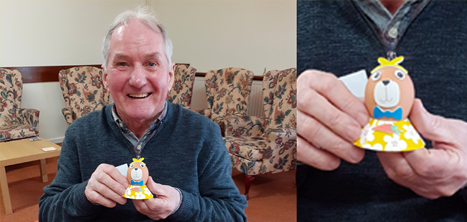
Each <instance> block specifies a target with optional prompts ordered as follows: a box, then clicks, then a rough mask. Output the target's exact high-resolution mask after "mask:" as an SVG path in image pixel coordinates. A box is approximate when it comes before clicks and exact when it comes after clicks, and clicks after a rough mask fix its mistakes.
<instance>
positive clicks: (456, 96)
mask: <svg viewBox="0 0 467 222" xmlns="http://www.w3.org/2000/svg"><path fill="white" fill-rule="evenodd" d="M297 10H298V13H297V16H298V20H297V44H298V48H297V53H298V56H297V60H298V61H297V63H298V71H299V73H301V72H303V71H304V70H306V69H318V70H324V71H327V72H332V73H334V74H335V75H337V76H341V75H345V74H349V73H351V72H355V71H358V70H360V69H366V71H367V73H369V72H370V71H371V69H372V68H374V67H376V66H377V65H378V62H377V58H378V57H385V56H386V51H385V48H384V45H383V44H382V42H381V39H380V37H379V36H378V35H377V32H376V31H375V30H374V29H372V28H371V26H370V25H369V23H368V22H369V20H368V18H367V17H365V15H363V14H362V13H360V11H359V10H358V8H357V7H355V5H354V4H353V3H352V2H351V1H298V3H297ZM466 16H467V1H431V2H430V3H429V4H428V5H427V6H426V7H425V8H424V9H423V11H421V12H420V14H419V15H418V16H417V17H416V18H415V19H414V21H413V22H412V23H411V24H410V25H409V26H408V28H407V30H406V32H405V33H404V34H403V36H402V38H401V39H400V41H399V43H398V45H397V47H396V48H395V51H396V52H397V55H401V56H404V58H405V59H404V62H403V63H402V64H401V65H402V66H403V67H404V68H406V69H407V70H408V71H409V75H410V76H411V78H412V80H413V82H414V85H415V93H416V97H418V98H420V99H421V100H422V101H423V103H424V105H425V107H426V108H427V110H428V111H429V112H431V113H433V114H436V115H441V116H444V117H448V118H456V119H461V120H464V121H467V100H466V99H465V97H466V96H467V83H466V80H467V78H466V77H467V56H466V55H467V25H466V24H467V17H466ZM433 130H436V129H433ZM427 142H429V141H427ZM427 146H428V147H429V146H431V143H428V144H427ZM463 192H465V191H464V190H461V191H460V192H458V193H456V194H455V195H454V196H452V197H444V198H439V199H436V200H429V199H426V198H424V197H420V196H418V195H417V194H415V193H414V192H412V191H411V190H410V189H408V188H405V187H403V186H400V185H398V184H396V183H395V182H393V181H392V180H390V179H389V178H388V177H387V175H386V173H385V172H384V170H383V168H382V167H381V164H380V162H379V160H378V158H377V157H376V154H375V152H373V151H366V153H365V158H364V159H363V161H362V162H361V163H359V164H356V165H354V164H349V163H346V162H345V161H342V165H341V166H340V167H339V168H338V169H337V170H335V171H331V172H325V171H320V170H317V169H315V168H312V167H309V166H306V165H299V166H298V169H297V198H298V200H297V203H298V212H297V213H298V221H320V222H321V221H333V222H335V221H398V222H399V221H411V222H412V221H417V222H418V221H467V204H466V202H465V201H464V199H463V197H462V196H463V195H462V193H463Z"/></svg>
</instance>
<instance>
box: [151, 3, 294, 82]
mask: <svg viewBox="0 0 467 222" xmlns="http://www.w3.org/2000/svg"><path fill="white" fill-rule="evenodd" d="M149 4H150V6H151V7H152V8H154V9H155V10H156V11H157V13H158V16H159V19H160V20H161V22H162V23H163V24H164V25H165V26H166V27H167V29H168V31H169V35H170V36H171V38H172V41H173V43H174V55H173V60H174V61H176V62H186V63H190V64H191V65H192V66H193V67H195V68H197V69H198V70H199V71H201V72H206V71H208V70H211V69H220V68H225V67H241V68H245V69H249V70H251V71H253V72H254V73H255V75H258V76H261V75H262V74H263V71H264V68H266V69H267V70H272V69H287V68H292V67H296V54H297V53H296V27H297V26H296V20H297V19H296V17H297V16H296V1H295V0H280V1H279V0H272V1H265V0H248V1H246V0H235V1H226V0H223V1H219V0H209V1H206V0H204V1H193V0H184V1H173V0H163V1H158V0H152V1H150V3H149Z"/></svg>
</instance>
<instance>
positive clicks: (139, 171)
mask: <svg viewBox="0 0 467 222" xmlns="http://www.w3.org/2000/svg"><path fill="white" fill-rule="evenodd" d="M143 160H144V158H141V159H135V158H133V162H132V163H131V164H130V166H129V167H128V171H127V179H128V183H129V184H130V186H129V187H128V188H127V189H126V190H125V193H124V194H123V195H122V196H123V197H126V198H128V199H138V200H141V199H149V198H153V195H152V193H151V191H150V190H149V188H148V187H147V186H146V183H147V181H148V178H149V171H148V168H147V166H146V164H145V163H144V162H143Z"/></svg>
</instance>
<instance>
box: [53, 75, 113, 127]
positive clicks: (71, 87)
mask: <svg viewBox="0 0 467 222" xmlns="http://www.w3.org/2000/svg"><path fill="white" fill-rule="evenodd" d="M102 75H103V70H102V69H100V68H96V67H91V66H82V67H73V68H70V69H64V70H61V71H60V72H59V81H60V88H61V90H62V94H63V99H64V100H65V107H67V108H69V109H67V110H66V112H63V110H62V113H63V115H64V117H65V119H66V121H67V123H68V125H69V124H71V123H72V122H73V121H75V120H76V119H77V118H79V117H81V116H84V115H86V114H88V113H90V112H92V111H94V110H100V109H102V107H104V106H105V105H108V104H109V103H110V92H109V91H108V90H107V89H105V87H104V83H103V80H102ZM70 111H71V115H70ZM70 117H71V121H70Z"/></svg>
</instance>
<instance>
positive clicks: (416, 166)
mask: <svg viewBox="0 0 467 222" xmlns="http://www.w3.org/2000/svg"><path fill="white" fill-rule="evenodd" d="M402 154H403V155H404V157H405V159H406V160H407V163H408V164H409V165H410V166H411V168H412V169H413V170H414V171H415V172H416V174H418V175H420V176H422V177H427V178H432V179H443V178H449V177H450V176H451V175H452V174H453V173H454V170H455V167H456V164H458V163H459V161H460V159H459V156H458V155H456V153H454V152H452V151H450V150H445V149H439V150H437V149H419V150H415V151H411V152H404V153H402Z"/></svg>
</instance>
